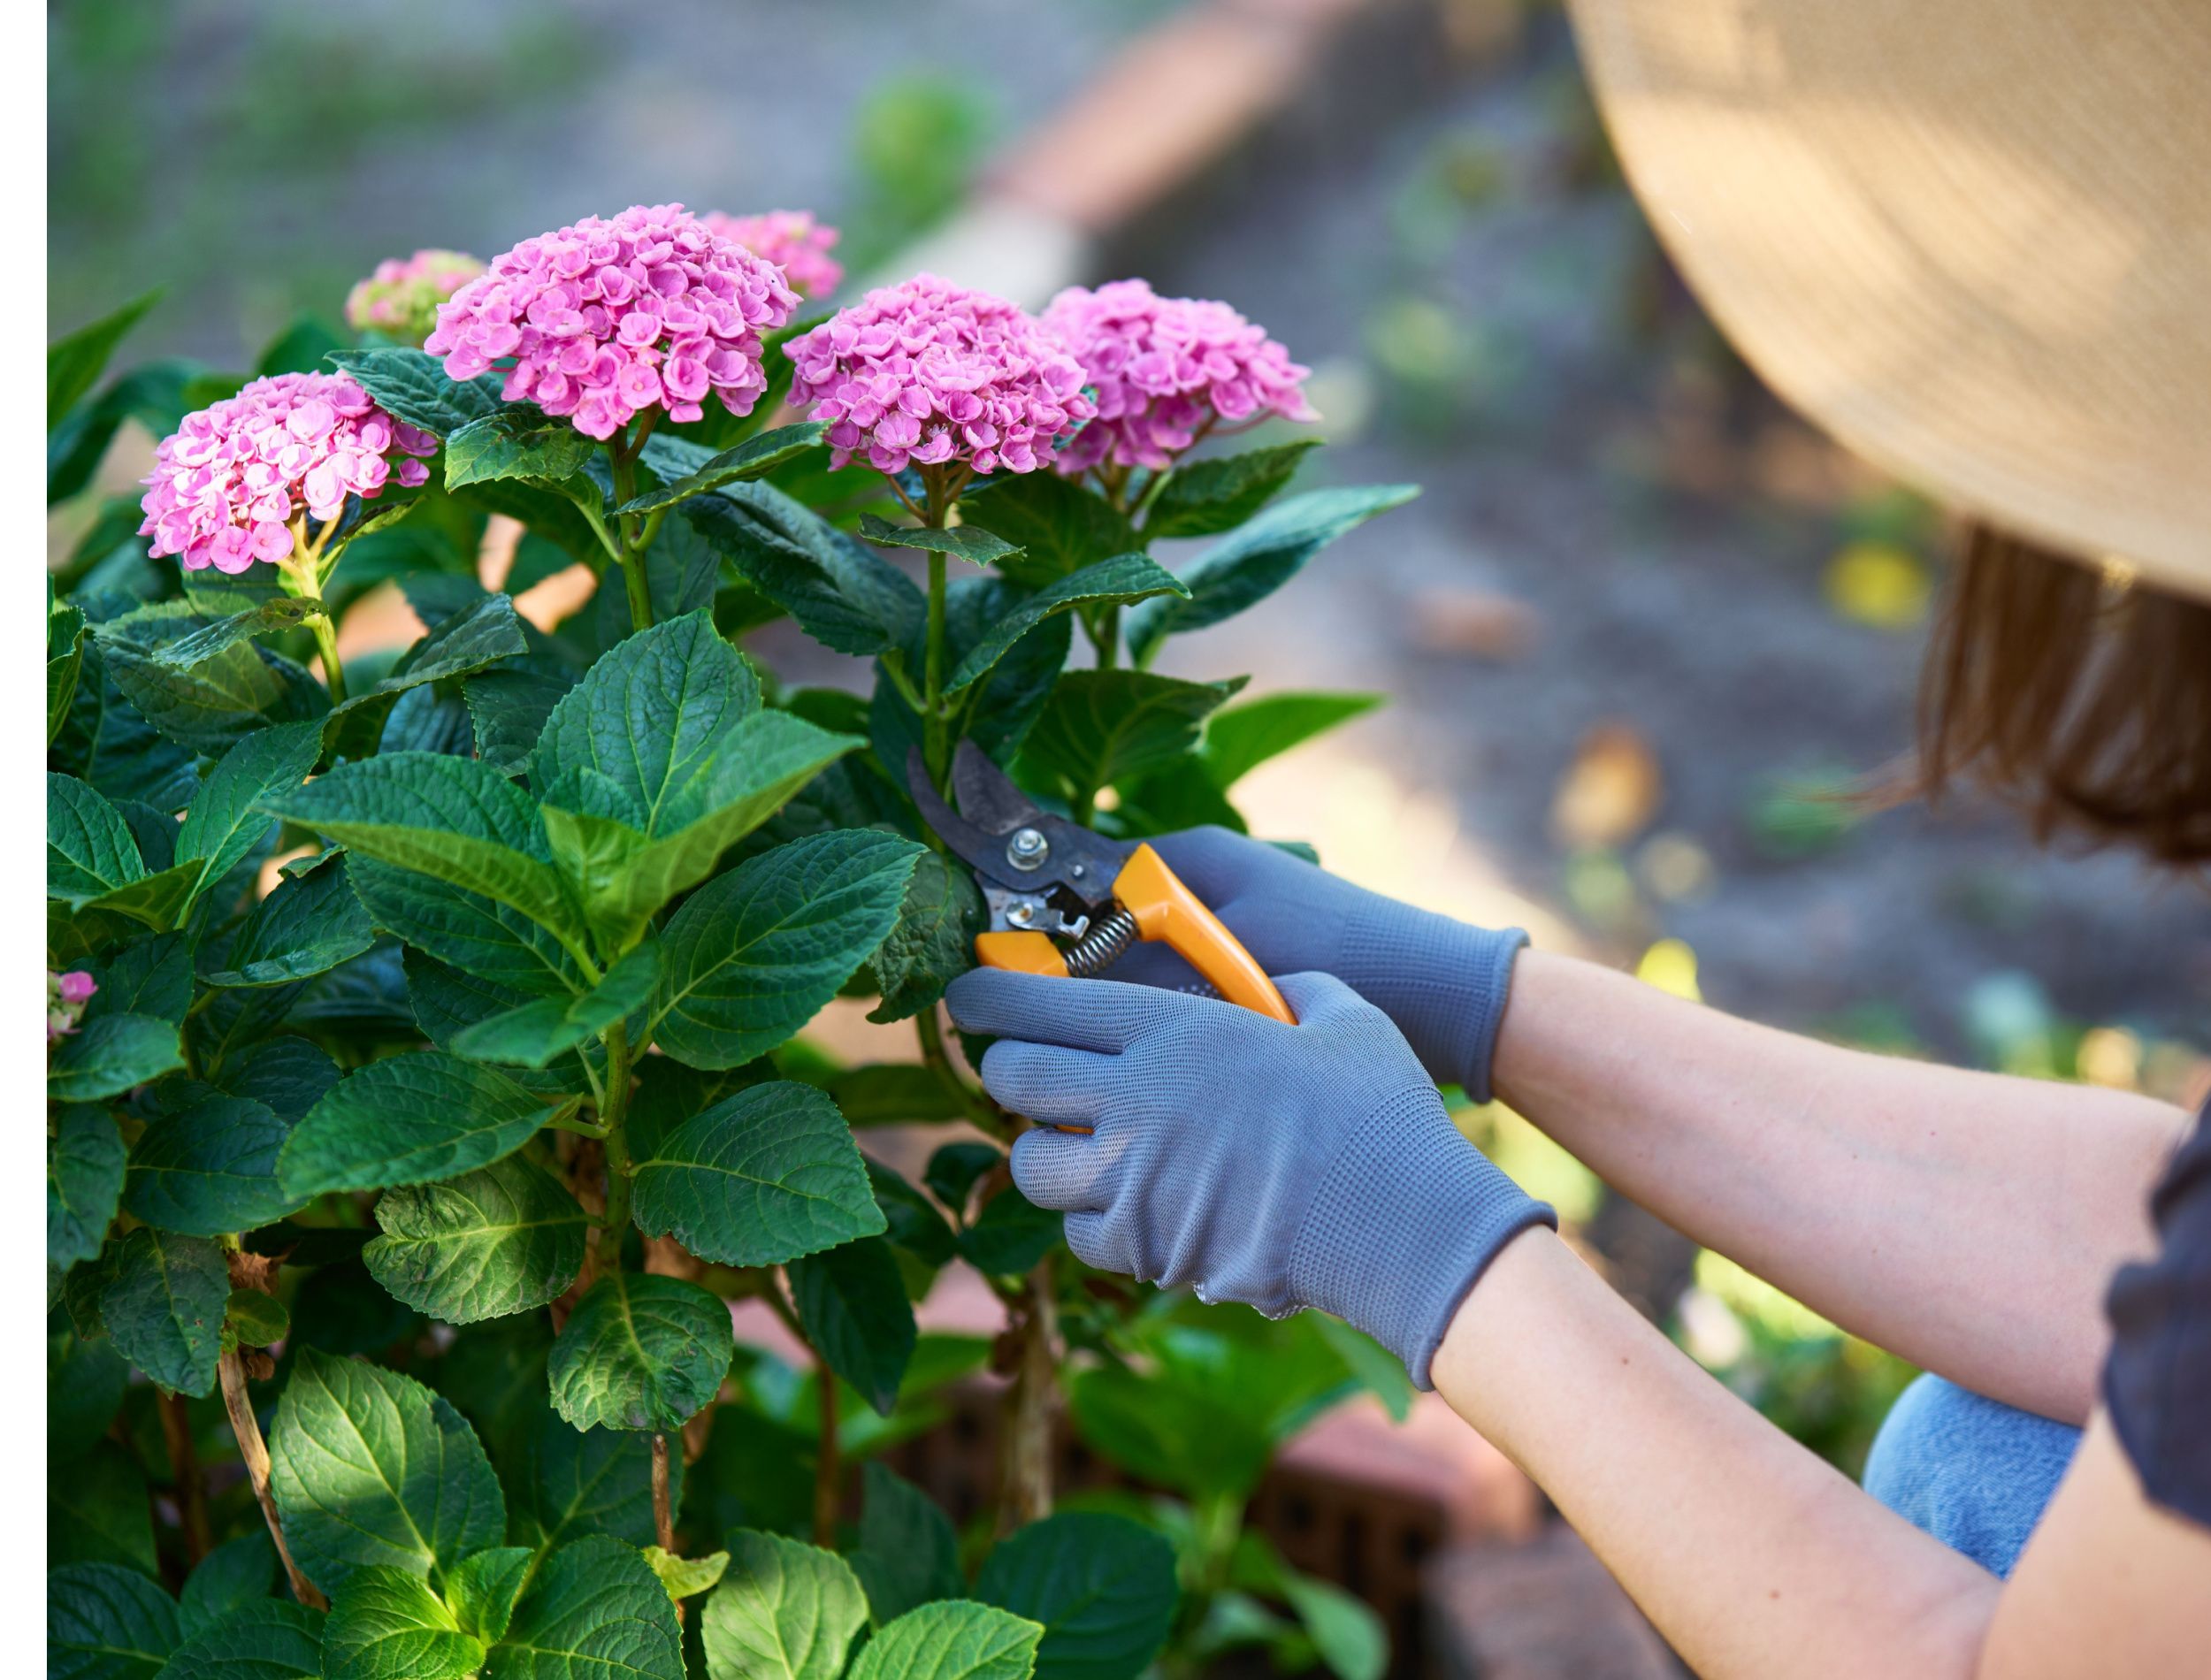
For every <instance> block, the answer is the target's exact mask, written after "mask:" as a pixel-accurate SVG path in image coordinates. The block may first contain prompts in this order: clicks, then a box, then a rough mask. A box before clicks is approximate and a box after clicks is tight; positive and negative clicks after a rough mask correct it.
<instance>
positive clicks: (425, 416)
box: [323, 347, 506, 438]
mask: <svg viewBox="0 0 2211 1680" xmlns="http://www.w3.org/2000/svg"><path fill="white" fill-rule="evenodd" d="M323 359H324V360H325V362H328V363H330V364H331V365H332V366H333V367H335V368H336V369H338V370H339V371H340V372H341V373H349V374H351V375H352V376H353V377H354V378H355V379H356V380H358V381H359V382H360V385H361V388H362V389H363V390H364V391H366V392H367V393H369V394H370V395H371V396H372V397H374V398H375V399H376V401H377V405H378V406H379V408H381V409H384V410H385V411H386V413H388V414H391V415H393V416H395V417H396V418H398V419H401V420H404V421H405V422H406V423H407V424H409V425H410V426H419V427H421V428H422V429H423V430H424V431H427V432H430V433H432V435H433V436H436V437H440V438H444V437H448V436H450V435H451V434H452V433H454V432H455V431H460V429H461V428H462V427H463V426H465V425H467V424H469V423H470V422H471V421H472V420H481V419H484V418H485V417H486V416H490V415H493V414H496V413H498V412H499V410H500V409H502V408H504V407H505V406H506V404H505V401H504V399H502V398H501V396H500V394H499V388H500V384H501V380H500V377H499V375H497V374H495V373H485V374H479V375H478V376H477V377H476V378H473V379H465V380H461V379H448V378H446V372H445V366H444V363H441V362H440V360H439V358H438V357H436V356H434V355H430V354H429V353H428V352H427V351H424V350H417V349H413V348H411V347H409V348H402V347H389V348H378V349H372V350H333V351H332V352H330V354H329V355H326V356H325V357H324V358H323Z"/></svg>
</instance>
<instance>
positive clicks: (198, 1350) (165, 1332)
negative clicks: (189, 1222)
mask: <svg viewBox="0 0 2211 1680" xmlns="http://www.w3.org/2000/svg"><path fill="white" fill-rule="evenodd" d="M229 1302H230V1268H229V1266H228V1265H227V1264H226V1263H225V1262H224V1259H223V1251H222V1250H221V1249H218V1248H217V1247H216V1246H215V1245H214V1244H213V1243H212V1242H210V1241H207V1240H206V1239H205V1238H203V1237H192V1236H176V1235H172V1233H169V1232H166V1231H155V1230H150V1229H146V1228H143V1227H142V1228H141V1229H139V1230H136V1231H134V1232H132V1233H130V1235H128V1236H127V1237H125V1238H124V1239H123V1241H122V1242H121V1243H120V1244H119V1245H118V1247H117V1249H116V1252H115V1256H114V1259H113V1261H112V1262H111V1264H110V1265H109V1268H108V1271H107V1278H106V1281H105V1283H104V1284H103V1286H102V1287H101V1290H100V1318H101V1322H102V1323H103V1324H104V1325H106V1326H107V1332H108V1334H109V1335H111V1336H112V1337H113V1338H114V1339H115V1349H116V1351H117V1352H118V1353H119V1354H121V1355H123V1356H124V1357H125V1358H126V1359H127V1360H129V1361H130V1362H131V1363H133V1364H134V1365H136V1366H137V1367H138V1368H139V1369H140V1370H141V1371H144V1372H145V1373H146V1374H147V1375H148V1376H149V1377H150V1378H153V1379H154V1381H156V1382H157V1383H159V1384H160V1385H161V1386H163V1387H164V1388H169V1389H174V1390H175V1391H176V1392H177V1393H179V1394H193V1395H199V1394H211V1393H212V1392H213V1391H214V1388H215V1362H216V1360H217V1358H218V1356H219V1355H221V1353H222V1351H223V1347H222V1340H223V1310H224V1309H225V1307H226V1306H227V1305H228V1304H229Z"/></svg>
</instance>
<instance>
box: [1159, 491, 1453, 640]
mask: <svg viewBox="0 0 2211 1680" xmlns="http://www.w3.org/2000/svg"><path fill="white" fill-rule="evenodd" d="M1419 493H1420V489H1419V485H1359V486H1357V487H1349V488H1337V489H1329V490H1309V491H1307V492H1305V493H1304V494H1303V495H1299V496H1292V497H1291V498H1290V499H1289V500H1287V501H1278V502H1276V503H1275V504H1274V506H1273V507H1272V508H1268V509H1267V510H1266V512H1265V513H1263V514H1260V515H1259V516H1258V517H1257V518H1255V519H1252V520H1251V521H1249V522H1247V523H1244V524H1243V525H1242V526H1240V527H1238V528H1237V529H1236V531H1233V532H1231V533H1230V534H1229V535H1228V536H1226V537H1224V538H1221V539H1220V541H1219V542H1217V543H1215V544H1214V545H1213V546H1212V547H1211V548H1209V549H1207V550H1206V551H1205V553H1204V554H1201V555H1199V556H1198V558H1197V560H1196V561H1193V562H1192V563H1191V564H1190V565H1189V566H1187V567H1185V568H1184V569H1183V570H1182V574H1181V576H1182V581H1183V582H1184V583H1185V584H1189V585H1190V599H1187V600H1155V601H1151V602H1150V603H1148V604H1146V605H1145V606H1143V607H1138V608H1137V609H1136V612H1135V613H1133V614H1132V615H1130V616H1129V619H1128V648H1129V652H1130V653H1132V654H1133V655H1134V656H1135V658H1136V661H1137V662H1138V663H1139V664H1149V663H1150V662H1151V656H1152V655H1153V654H1154V653H1157V652H1158V651H1159V644H1160V643H1161V642H1163V641H1165V640H1166V639H1167V637H1169V636H1170V635H1180V634H1184V633H1187V632H1189V631H1190V630H1203V629H1205V627H1206V626H1207V625H1209V624H1218V623H1219V622H1220V621H1221V620H1222V619H1224V618H1228V617H1231V616H1233V615H1236V614H1237V613H1240V612H1242V611H1243V609H1244V608H1245V607H1251V606H1252V605H1254V604H1256V603H1257V602H1259V601H1262V600H1264V599H1266V597H1267V596H1269V595H1271V594H1273V593H1274V592H1275V591H1276V590H1278V589H1280V588H1281V586H1282V585H1283V584H1286V583H1288V582H1289V580H1290V579H1291V578H1292V577H1296V576H1297V573H1298V571H1299V570H1300V569H1302V568H1303V567H1304V563H1305V562H1306V561H1309V560H1311V559H1312V557H1313V556H1314V555H1315V554H1319V553H1320V551H1321V550H1322V549H1323V548H1325V547H1327V546H1328V544H1330V543H1332V542H1334V541H1335V539H1336V538H1338V537H1341V536H1342V535H1343V533H1344V532H1345V531H1350V530H1351V529H1352V528H1353V527H1354V526H1357V525H1361V524H1364V523H1366V521H1368V520H1369V519H1372V518H1373V516H1374V515H1376V514H1382V513H1388V512H1389V510H1390V509H1391V508H1399V507H1403V506H1404V504H1405V503H1406V502H1408V501H1411V500H1412V499H1413V498H1414V497H1415V496H1417V495H1419Z"/></svg>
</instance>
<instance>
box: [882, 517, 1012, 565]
mask: <svg viewBox="0 0 2211 1680" xmlns="http://www.w3.org/2000/svg"><path fill="white" fill-rule="evenodd" d="M860 534H861V536H863V537H865V538H867V539H868V541H869V542H871V543H875V544H876V545H878V546H882V547H884V548H917V549H920V550H922V551H923V552H924V553H927V554H952V555H954V556H956V557H957V558H959V559H960V560H964V561H967V562H968V564H969V565H971V566H998V565H1004V564H1006V563H1007V562H1008V561H1014V560H1015V559H1018V558H1019V557H1020V554H1021V545H1020V544H1018V543H1009V542H1007V541H1006V538H1003V537H1000V536H998V535H996V534H995V533H993V532H991V531H984V530H983V528H982V527H981V526H979V525H956V526H953V527H952V528H951V529H950V530H932V529H930V527H928V526H925V525H894V524H892V523H891V522H890V521H889V520H887V519H879V518H877V517H876V515H874V514H862V515H860Z"/></svg>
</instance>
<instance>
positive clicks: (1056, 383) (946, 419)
mask: <svg viewBox="0 0 2211 1680" xmlns="http://www.w3.org/2000/svg"><path fill="white" fill-rule="evenodd" d="M785 350H786V352H787V354H788V355H790V357H791V360H792V364H793V365H794V367H795V369H796V373H795V375H794V377H793V378H792V385H791V400H792V401H793V402H794V403H812V404H813V405H814V417H815V419H816V420H822V421H826V422H827V423H828V424H829V442H830V458H831V461H832V462H833V463H834V464H835V465H837V466H839V467H841V466H843V465H845V462H848V461H850V460H851V459H852V458H853V456H854V455H856V454H859V455H865V456H866V458H867V460H868V464H869V465H871V466H873V467H875V468H876V469H877V470H880V471H883V472H891V473H896V472H903V471H904V470H906V466H907V462H909V461H911V462H920V463H921V464H922V465H924V466H934V465H936V464H937V463H939V462H947V461H960V462H966V463H968V465H969V466H970V467H972V468H973V469H974V470H975V471H976V472H979V473H989V472H995V471H997V470H999V469H1001V468H1003V469H1004V470H1006V471H1007V472H1034V471H1035V470H1037V468H1039V467H1041V466H1044V465H1047V464H1048V463H1049V462H1051V460H1052V454H1053V451H1054V449H1055V448H1056V447H1057V440H1058V438H1059V435H1060V432H1061V431H1065V430H1066V429H1067V427H1068V426H1070V425H1073V424H1075V422H1076V421H1078V420H1087V419H1089V418H1090V416H1091V414H1092V413H1093V412H1094V410H1093V409H1092V407H1091V404H1090V399H1089V398H1088V397H1087V396H1085V395H1084V394H1083V370H1082V369H1081V368H1080V367H1079V366H1077V365H1076V363H1075V358H1074V357H1072V356H1070V355H1067V352H1066V351H1065V350H1063V349H1061V348H1060V346H1059V344H1058V343H1057V342H1056V341H1055V340H1053V339H1052V336H1051V335H1050V334H1049V333H1047V332H1044V330H1043V329H1042V328H1041V327H1040V326H1038V325H1037V322H1036V321H1034V320H1033V319H1031V318H1030V317H1029V316H1027V315H1024V314H1023V313H1021V310H1019V309H1015V308H1014V306H1013V305H1012V304H1011V303H1008V302H1006V301H1005V300H1004V299H1002V298H995V297H992V296H991V295H990V294H988V293H987V292H971V291H968V289H967V288H966V287H964V286H954V285H952V283H951V282H950V281H949V280H942V279H937V276H935V275H934V274H917V275H915V276H914V278H913V279H910V280H907V281H905V282H903V283H902V284H900V285H898V286H883V287H881V288H879V289H878V290H876V291H873V292H870V293H868V295H867V296H866V297H865V298H863V299H861V301H860V302H858V303H856V304H854V305H853V307H852V308H850V309H840V310H838V313H837V314H835V315H833V316H831V317H830V318H829V319H828V320H826V321H824V322H822V325H819V326H817V327H815V329H814V330H813V331H812V332H807V333H803V334H801V335H800V336H799V337H798V338H795V339H793V340H791V342H790V344H789V345H787V346H786V347H785Z"/></svg>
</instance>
